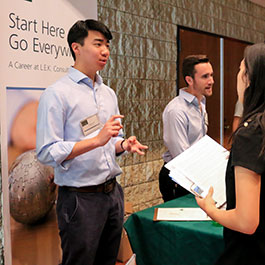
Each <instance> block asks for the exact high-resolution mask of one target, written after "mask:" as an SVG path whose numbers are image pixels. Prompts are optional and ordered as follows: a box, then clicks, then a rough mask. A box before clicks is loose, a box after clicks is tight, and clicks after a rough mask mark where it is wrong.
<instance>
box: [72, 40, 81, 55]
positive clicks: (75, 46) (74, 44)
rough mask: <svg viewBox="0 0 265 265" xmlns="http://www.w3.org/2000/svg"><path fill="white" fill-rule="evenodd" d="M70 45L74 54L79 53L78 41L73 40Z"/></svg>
mask: <svg viewBox="0 0 265 265" xmlns="http://www.w3.org/2000/svg"><path fill="white" fill-rule="evenodd" d="M71 47H72V50H73V52H74V53H75V55H76V56H77V55H79V54H80V50H79V47H80V44H79V43H77V42H73V43H72V45H71Z"/></svg>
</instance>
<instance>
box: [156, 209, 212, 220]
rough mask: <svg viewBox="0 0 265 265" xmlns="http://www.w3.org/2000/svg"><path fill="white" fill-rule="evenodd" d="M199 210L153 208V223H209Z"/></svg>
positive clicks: (208, 218) (204, 214) (207, 218)
mask: <svg viewBox="0 0 265 265" xmlns="http://www.w3.org/2000/svg"><path fill="white" fill-rule="evenodd" d="M210 220H212V219H211V218H210V217H208V216H207V215H206V213H205V212H204V211H203V210H202V209H201V208H155V213H154V221H210Z"/></svg>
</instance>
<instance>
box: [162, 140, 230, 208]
mask: <svg viewBox="0 0 265 265" xmlns="http://www.w3.org/2000/svg"><path fill="white" fill-rule="evenodd" d="M228 156H229V152H228V151H227V150H226V149H225V148H224V147H223V146H221V145H220V144H218V143H217V142H215V141H214V140H213V139H212V138H210V137H209V136H207V135H206V136H204V137H203V138H201V139H200V140H199V141H198V142H196V143H195V144H194V145H192V146H191V147H190V148H188V149H187V150H185V151H184V152H183V153H181V154H180V155H178V156H177V157H175V158H174V159H172V160H171V161H170V162H169V163H167V164H166V168H168V169H169V170H170V173H169V175H170V177H171V178H172V179H173V180H174V181H175V182H176V183H178V184H179V185H181V186H182V187H184V188H185V189H187V190H188V191H190V192H191V193H193V194H197V195H199V196H201V197H205V196H206V195H207V193H208V190H209V188H210V186H212V187H213V188H214V194H213V199H214V200H215V201H216V204H217V207H221V206H222V205H223V204H225V202H226V193H225V171H226V166H227V161H228Z"/></svg>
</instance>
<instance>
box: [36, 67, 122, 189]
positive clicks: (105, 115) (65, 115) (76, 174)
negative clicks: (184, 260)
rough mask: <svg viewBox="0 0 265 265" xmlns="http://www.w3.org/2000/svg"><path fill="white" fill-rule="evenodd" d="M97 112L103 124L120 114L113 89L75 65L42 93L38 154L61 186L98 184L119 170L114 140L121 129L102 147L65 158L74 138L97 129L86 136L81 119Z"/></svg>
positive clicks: (120, 137) (93, 135) (94, 134)
mask: <svg viewBox="0 0 265 265" xmlns="http://www.w3.org/2000/svg"><path fill="white" fill-rule="evenodd" d="M94 114H97V115H98V117H99V120H100V122H101V124H102V127H103V125H104V124H105V123H106V122H107V120H108V119H109V118H110V117H111V116H112V115H117V114H120V112H119V108H118V102H117V97H116V95H115V92H114V91H113V90H112V89H111V88H109V87H108V86H106V85H105V84H103V82H102V78H101V77H100V76H99V75H97V76H96V81H95V83H94V87H93V82H92V80H91V79H90V78H88V77H87V76H86V75H84V74H83V73H81V72H80V71H78V70H77V69H75V68H73V67H70V69H69V71H68V74H67V75H65V76H64V77H62V78H61V79H59V80H58V81H57V82H55V83H54V84H53V85H51V86H50V87H48V88H47V89H46V90H45V91H44V92H43V94H42V95H41V98H40V102H39V108H38V122H37V144H36V146H37V147H36V149H37V156H38V159H39V160H40V161H41V162H42V163H43V164H46V165H50V166H52V167H54V176H55V183H56V184H58V185H60V186H63V185H66V186H73V187H81V186H90V185H98V184H101V183H103V182H105V181H106V180H107V179H110V178H113V177H115V176H117V175H119V174H120V173H121V169H120V167H119V165H118V164H117V163H116V160H115V158H116V151H115V143H116V142H117V141H119V140H122V136H123V132H122V130H120V133H119V136H118V137H114V138H111V139H110V141H109V142H108V143H107V144H105V145H104V146H102V147H98V148H95V149H93V150H91V151H89V152H86V153H84V154H82V155H79V156H77V157H75V158H73V159H70V160H65V159H66V158H67V157H68V156H69V154H70V153H71V151H72V149H73V147H74V145H75V143H76V142H78V141H81V140H84V139H88V138H92V137H95V136H96V135H97V134H98V133H99V131H100V129H101V128H102V127H101V128H100V129H97V130H96V131H94V132H92V133H90V134H89V135H87V136H85V135H84V134H83V131H82V129H81V126H80V121H82V120H84V119H86V118H88V117H90V116H92V115H94Z"/></svg>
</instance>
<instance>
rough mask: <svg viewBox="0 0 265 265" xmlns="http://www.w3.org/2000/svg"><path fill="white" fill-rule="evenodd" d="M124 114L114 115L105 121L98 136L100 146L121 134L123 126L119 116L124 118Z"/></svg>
mask: <svg viewBox="0 0 265 265" xmlns="http://www.w3.org/2000/svg"><path fill="white" fill-rule="evenodd" d="M123 117H124V116H123V115H113V116H111V117H110V119H109V120H108V121H107V122H106V123H105V125H104V127H103V128H102V129H101V131H100V132H99V134H98V135H97V136H96V138H97V141H98V143H99V146H103V145H105V144H106V143H107V142H108V141H109V140H110V138H111V137H116V136H118V134H119V131H120V129H122V128H123V126H122V125H121V123H120V121H119V120H117V119H119V118H123Z"/></svg>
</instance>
